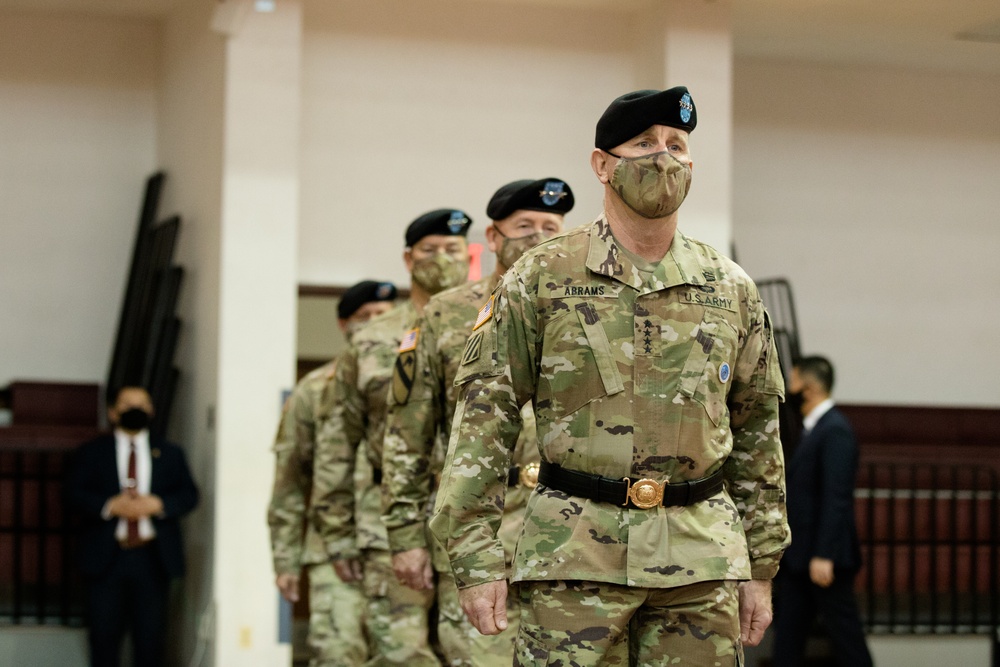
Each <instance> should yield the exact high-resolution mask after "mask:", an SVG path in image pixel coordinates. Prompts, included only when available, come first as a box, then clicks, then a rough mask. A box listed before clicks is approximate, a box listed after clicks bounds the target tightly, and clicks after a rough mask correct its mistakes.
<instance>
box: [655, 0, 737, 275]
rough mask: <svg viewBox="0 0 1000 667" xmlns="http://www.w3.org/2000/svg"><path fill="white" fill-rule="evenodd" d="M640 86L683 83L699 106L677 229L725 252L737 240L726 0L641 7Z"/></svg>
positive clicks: (728, 8)
mask: <svg viewBox="0 0 1000 667" xmlns="http://www.w3.org/2000/svg"><path fill="white" fill-rule="evenodd" d="M638 27H639V28H640V29H641V30H640V32H639V34H640V35H642V36H643V39H642V40H641V43H640V44H639V46H638V48H637V49H636V82H637V84H638V87H639V88H656V89H663V88H671V87H673V86H678V85H684V86H687V87H688V89H689V90H690V91H691V96H692V97H693V98H694V102H695V105H696V106H697V108H698V127H697V128H696V129H695V131H694V132H693V133H692V135H691V156H692V158H693V160H694V174H693V178H692V182H691V194H690V195H688V198H687V200H686V201H685V203H684V206H683V208H681V217H680V229H681V231H683V232H684V233H686V234H688V235H689V236H692V237H694V238H696V239H698V240H700V241H704V242H706V243H709V244H711V245H713V246H714V247H715V248H717V249H718V250H719V251H720V252H722V253H723V254H725V255H727V256H728V255H729V254H730V253H731V245H732V217H733V215H732V160H733V103H732V97H733V81H732V80H733V48H732V27H731V8H730V2H729V0H718V1H716V2H680V1H678V0H669V1H667V2H663V3H661V4H660V5H658V6H657V7H656V8H655V9H650V10H648V11H644V12H642V15H641V16H640V17H639V22H638Z"/></svg>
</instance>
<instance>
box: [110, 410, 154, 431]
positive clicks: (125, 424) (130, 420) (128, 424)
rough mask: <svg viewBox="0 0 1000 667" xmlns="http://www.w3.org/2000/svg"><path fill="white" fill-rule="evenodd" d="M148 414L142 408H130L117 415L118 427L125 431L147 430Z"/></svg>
mask: <svg viewBox="0 0 1000 667" xmlns="http://www.w3.org/2000/svg"><path fill="white" fill-rule="evenodd" d="M149 419H150V418H149V413H148V412H146V411H145V410H143V409H142V408H131V409H129V410H126V411H125V412H123V413H121V414H120V415H118V425H119V426H120V427H122V428H123V429H125V430H127V431H141V430H143V429H146V428H149Z"/></svg>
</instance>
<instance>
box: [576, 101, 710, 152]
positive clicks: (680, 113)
mask: <svg viewBox="0 0 1000 667" xmlns="http://www.w3.org/2000/svg"><path fill="white" fill-rule="evenodd" d="M697 124H698V111H697V110H696V109H695V108H694V100H693V99H691V93H689V92H688V89H687V88H685V87H684V86H677V87H675V88H671V89H670V90H662V91H660V90H637V91H635V92H632V93H625V94H624V95H622V96H621V97H619V98H618V99H616V100H615V101H614V102H612V103H611V104H610V106H608V108H607V109H605V110H604V114H603V115H602V116H601V119H600V120H599V121H597V136H596V138H595V139H594V146H596V147H597V148H600V149H601V150H605V151H606V150H610V149H612V148H614V147H615V146H618V145H620V144H623V143H625V142H626V141H628V140H629V139H631V138H632V137H634V136H636V135H639V134H641V133H642V132H644V131H646V130H647V129H649V128H650V127H652V126H653V125H666V126H668V127H676V128H677V129H680V130H684V131H685V132H692V131H693V130H694V128H695V126H696V125H697Z"/></svg>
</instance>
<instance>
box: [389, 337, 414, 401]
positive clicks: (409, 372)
mask: <svg viewBox="0 0 1000 667" xmlns="http://www.w3.org/2000/svg"><path fill="white" fill-rule="evenodd" d="M416 374H417V353H416V352H415V351H414V350H413V348H410V349H409V350H405V351H401V352H400V353H399V355H398V356H397V357H396V364H395V365H394V366H393V369H392V400H393V401H395V402H396V405H406V403H407V402H408V401H409V400H410V392H411V391H413V380H414V378H415V377H416Z"/></svg>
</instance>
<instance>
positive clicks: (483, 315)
mask: <svg viewBox="0 0 1000 667" xmlns="http://www.w3.org/2000/svg"><path fill="white" fill-rule="evenodd" d="M495 298H496V295H495V294H491V295H490V298H489V300H488V301H487V302H486V304H485V305H484V306H483V307H482V308H480V309H479V315H478V316H477V317H476V323H475V324H474V325H472V330H473V331H475V330H476V329H478V328H479V327H481V326H483V325H484V324H486V323H487V322H489V321H490V318H491V317H493V300H494V299H495Z"/></svg>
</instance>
